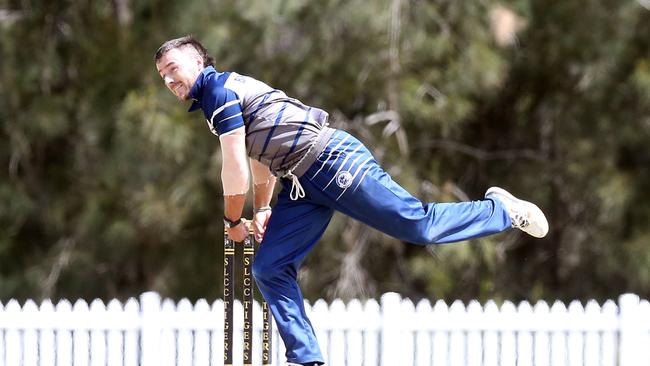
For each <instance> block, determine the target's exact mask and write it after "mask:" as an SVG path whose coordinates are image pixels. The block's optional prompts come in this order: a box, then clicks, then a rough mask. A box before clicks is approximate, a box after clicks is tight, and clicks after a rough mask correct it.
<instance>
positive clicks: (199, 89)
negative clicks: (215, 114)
mask: <svg viewBox="0 0 650 366" xmlns="http://www.w3.org/2000/svg"><path fill="white" fill-rule="evenodd" d="M216 73H217V70H215V69H214V67H212V66H208V67H206V68H205V69H203V71H201V73H200V74H199V76H198V77H197V78H196V81H195V82H194V86H192V89H191V90H190V98H191V99H192V100H193V102H192V105H191V106H190V109H188V110H187V111H188V112H194V111H195V110H197V109H200V108H201V107H202V106H201V99H203V98H202V96H203V83H204V80H207V78H208V76H209V75H210V74H216Z"/></svg>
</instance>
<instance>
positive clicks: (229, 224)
mask: <svg viewBox="0 0 650 366" xmlns="http://www.w3.org/2000/svg"><path fill="white" fill-rule="evenodd" d="M239 224H241V217H240V218H238V219H237V220H235V221H232V220H230V219H229V218H227V217H225V216H224V218H223V226H225V227H226V228H228V229H230V228H231V227H235V226H237V225H239Z"/></svg>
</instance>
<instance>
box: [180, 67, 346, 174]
mask: <svg viewBox="0 0 650 366" xmlns="http://www.w3.org/2000/svg"><path fill="white" fill-rule="evenodd" d="M190 98H192V99H193V101H194V102H193V103H192V106H191V107H190V109H189V111H190V112H191V111H194V110H197V109H203V113H204V115H205V118H206V121H207V122H208V127H209V128H210V131H212V133H214V134H215V135H217V136H220V135H225V134H228V133H229V132H231V131H233V130H235V129H237V128H239V127H241V126H245V130H246V150H247V153H248V156H249V157H251V158H253V159H257V160H258V161H260V162H261V163H262V164H264V165H266V166H268V167H269V169H270V170H271V172H272V173H273V174H275V175H279V176H283V175H285V174H287V173H288V172H290V171H291V172H292V173H293V174H295V175H296V176H298V177H299V176H301V175H302V174H303V173H304V171H306V170H307V169H308V168H309V166H310V165H311V164H312V163H313V161H314V160H316V157H317V156H318V154H320V152H321V151H322V150H323V149H324V148H325V145H326V143H327V141H328V140H329V137H330V136H331V135H332V133H333V131H334V130H332V129H331V128H328V127H327V120H328V114H327V112H325V111H323V110H321V109H318V108H314V107H310V106H307V105H304V104H303V103H301V102H300V101H299V100H297V99H294V98H290V97H288V96H287V95H286V94H285V93H284V92H282V91H281V90H277V89H273V88H271V87H270V86H268V85H266V84H265V83H263V82H261V81H259V80H256V79H254V78H251V77H249V76H244V75H240V74H237V73H235V72H218V71H216V70H215V69H214V68H213V67H212V66H208V67H206V68H205V69H203V71H202V72H201V74H200V75H199V77H198V78H197V80H196V82H195V84H194V86H193V87H192V90H191V91H190Z"/></svg>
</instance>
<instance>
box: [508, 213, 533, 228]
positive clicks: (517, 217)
mask: <svg viewBox="0 0 650 366" xmlns="http://www.w3.org/2000/svg"><path fill="white" fill-rule="evenodd" d="M510 221H511V222H512V227H516V228H525V227H527V226H528V225H530V221H528V218H527V217H525V216H524V215H522V214H520V213H519V212H515V213H514V214H513V215H512V218H511V219H510Z"/></svg>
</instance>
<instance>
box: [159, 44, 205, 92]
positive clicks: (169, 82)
mask: <svg viewBox="0 0 650 366" xmlns="http://www.w3.org/2000/svg"><path fill="white" fill-rule="evenodd" d="M156 68H157V69H158V73H159V74H160V77H162V78H163V81H164V82H165V85H166V86H167V88H168V89H169V90H171V92H172V93H174V95H176V97H177V98H178V99H179V100H181V101H184V100H188V99H189V94H190V89H192V86H194V82H195V81H196V78H197V77H198V76H199V74H200V73H201V71H202V70H203V60H202V59H201V56H199V54H198V52H196V50H195V49H194V48H193V47H192V46H185V47H180V48H173V49H171V50H169V51H167V52H166V53H165V54H164V55H163V56H162V57H161V58H160V59H159V60H158V61H157V62H156Z"/></svg>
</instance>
